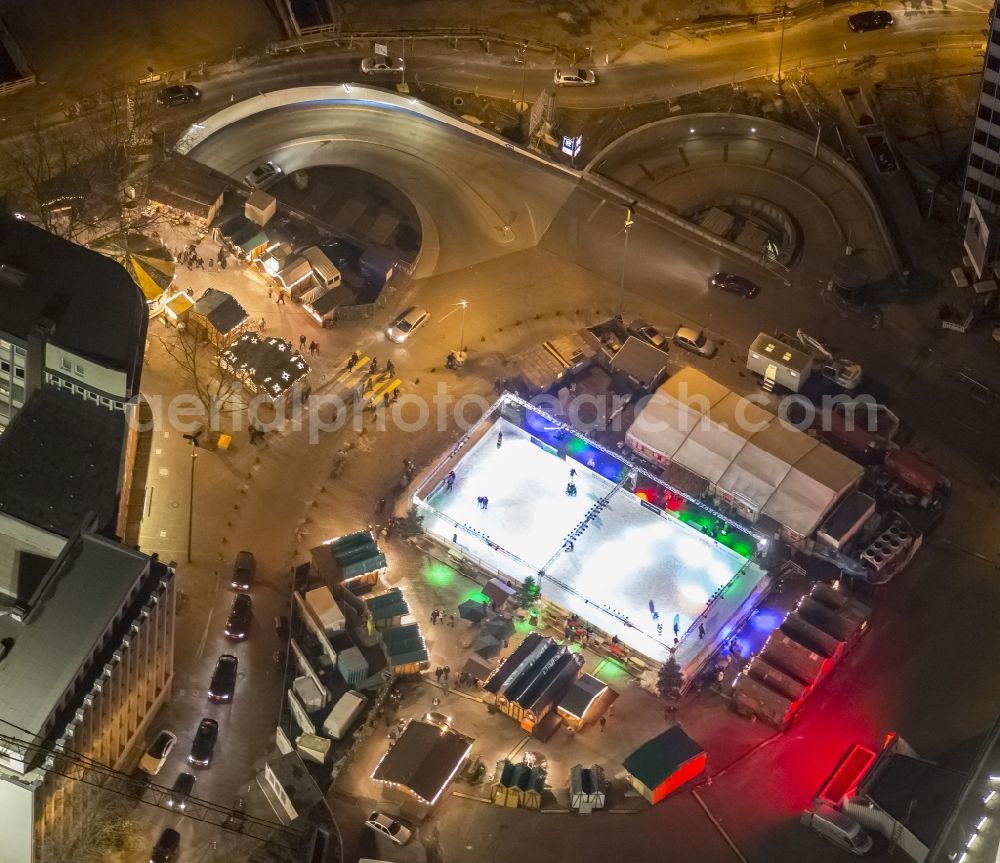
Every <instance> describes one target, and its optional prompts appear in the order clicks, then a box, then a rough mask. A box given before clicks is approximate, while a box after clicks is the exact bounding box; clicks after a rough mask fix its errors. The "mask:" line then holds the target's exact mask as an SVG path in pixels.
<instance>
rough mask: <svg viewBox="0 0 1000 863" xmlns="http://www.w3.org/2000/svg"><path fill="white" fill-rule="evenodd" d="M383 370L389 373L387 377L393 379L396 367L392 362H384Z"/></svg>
mask: <svg viewBox="0 0 1000 863" xmlns="http://www.w3.org/2000/svg"><path fill="white" fill-rule="evenodd" d="M385 370H386V371H387V372H388V373H389V377H390V378H391V377H395V375H396V367H395V366H394V365H393V364H392V360H388V361H386V364H385Z"/></svg>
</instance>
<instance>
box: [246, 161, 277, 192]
mask: <svg viewBox="0 0 1000 863" xmlns="http://www.w3.org/2000/svg"><path fill="white" fill-rule="evenodd" d="M281 174H282V170H281V166H280V165H275V164H274V162H263V163H262V164H260V165H258V166H257V167H256V168H254V169H253V170H252V171H251V172H250V173H249V174H247V175H246V177H245V179H246V183H247V185H248V186H249V187H250V188H251V189H266V188H267V187H268V186H270V185H271V184H272V183H275V182H276V181H277V179H278V177H280V176H281Z"/></svg>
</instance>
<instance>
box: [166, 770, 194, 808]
mask: <svg viewBox="0 0 1000 863" xmlns="http://www.w3.org/2000/svg"><path fill="white" fill-rule="evenodd" d="M194 781H195V777H194V774H193V773H178V774H177V778H176V779H175V780H174V785H173V788H171V789H170V796H169V797H167V806H169V807H170V808H171V809H177V810H178V811H180V812H183V811H184V810H185V809H187V802H188V798H189V797H190V796H191V789H192V788H194Z"/></svg>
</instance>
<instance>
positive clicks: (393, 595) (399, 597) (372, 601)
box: [364, 587, 410, 620]
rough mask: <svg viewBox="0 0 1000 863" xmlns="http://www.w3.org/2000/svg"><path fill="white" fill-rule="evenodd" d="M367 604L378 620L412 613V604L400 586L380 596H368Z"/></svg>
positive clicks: (366, 598)
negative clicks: (408, 601) (410, 604)
mask: <svg viewBox="0 0 1000 863" xmlns="http://www.w3.org/2000/svg"><path fill="white" fill-rule="evenodd" d="M364 599H365V605H366V606H368V611H369V613H370V614H371V616H372V617H374V618H375V619H376V620H384V619H386V618H389V617H402V616H403V615H406V614H409V613H410V606H409V603H407V601H406V598H405V597H404V596H403V591H402V590H400V589H399V588H398V587H394V588H392V590H388V591H386V592H385V593H380V594H379V595H378V596H366V597H365V598H364Z"/></svg>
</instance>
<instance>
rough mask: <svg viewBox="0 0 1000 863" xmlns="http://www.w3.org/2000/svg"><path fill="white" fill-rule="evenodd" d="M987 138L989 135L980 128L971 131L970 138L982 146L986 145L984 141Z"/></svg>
mask: <svg viewBox="0 0 1000 863" xmlns="http://www.w3.org/2000/svg"><path fill="white" fill-rule="evenodd" d="M989 138H990V136H989V135H987V134H986V133H985V132H984V131H983V130H982V129H976V131H975V132H973V133H972V140H973V141H975V142H976V143H977V144H982V145H983V146H984V147H985V146H986V142H987V141H988V140H989Z"/></svg>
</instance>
